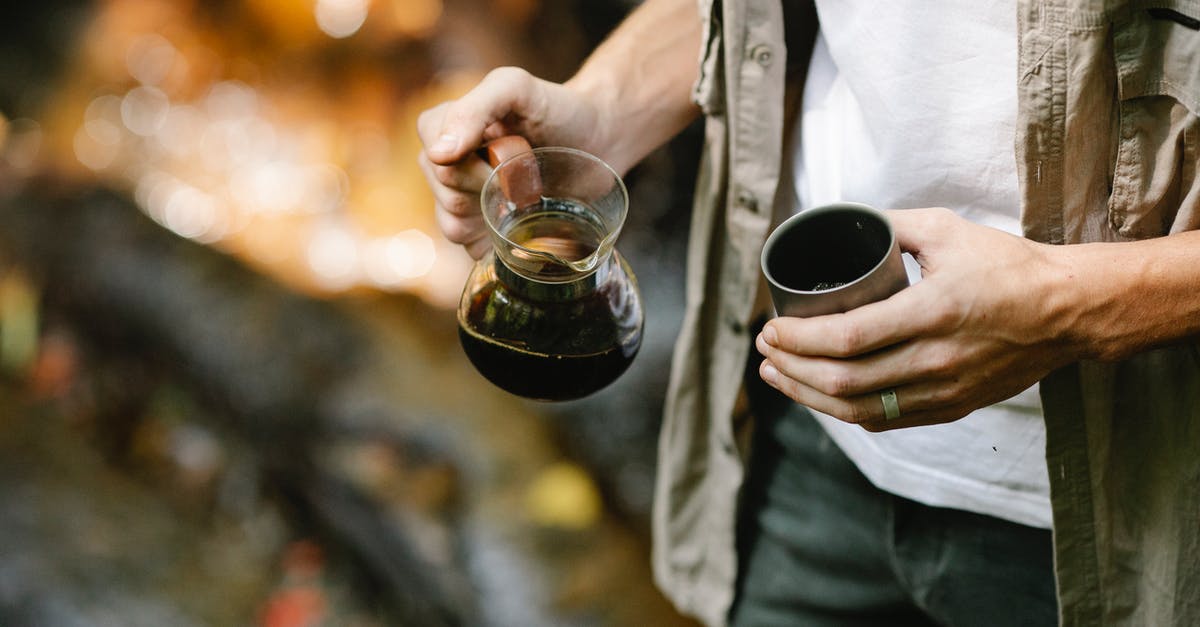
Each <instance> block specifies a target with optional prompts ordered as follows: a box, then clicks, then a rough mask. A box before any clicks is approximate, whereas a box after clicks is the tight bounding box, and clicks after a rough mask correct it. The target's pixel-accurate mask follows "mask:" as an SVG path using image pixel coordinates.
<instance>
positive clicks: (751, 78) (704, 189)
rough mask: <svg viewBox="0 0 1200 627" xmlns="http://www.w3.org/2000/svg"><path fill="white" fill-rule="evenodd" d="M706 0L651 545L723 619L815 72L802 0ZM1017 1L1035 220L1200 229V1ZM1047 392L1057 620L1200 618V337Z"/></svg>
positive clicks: (1071, 373)
mask: <svg viewBox="0 0 1200 627" xmlns="http://www.w3.org/2000/svg"><path fill="white" fill-rule="evenodd" d="M699 3H700V9H701V18H702V19H703V20H704V25H705V38H704V50H703V51H702V55H703V57H702V58H703V62H702V67H701V76H700V77H699V79H698V81H697V83H696V89H695V93H694V97H695V100H696V102H697V103H698V104H699V105H700V106H701V107H702V108H703V110H704V112H705V115H706V133H707V145H706V151H705V154H704V156H703V158H702V162H701V171H700V176H699V179H698V183H697V189H696V192H697V193H696V199H697V201H696V206H695V210H694V214H693V218H692V227H691V234H690V248H689V254H688V287H687V310H686V314H685V318H684V321H683V328H682V330H681V333H680V336H679V339H678V343H677V345H676V350H675V356H674V366H673V369H672V375H671V386H670V390H669V392H668V399H667V404H666V410H665V418H664V424H663V430H662V435H661V440H660V445H659V475H658V482H657V486H656V491H657V492H656V500H655V511H654V519H653V524H654V534H655V545H654V555H653V559H654V567H655V573H656V577H657V580H658V582H659V584H660V585H661V586H662V588H663V589H664V590H665V591H666V593H667V594H668V596H669V597H671V598H672V599H673V600H674V602H675V603H676V604H677V605H678V607H679V608H680V609H681V610H682V611H684V612H685V613H688V614H691V615H695V616H697V617H699V618H700V619H702V620H703V621H704V622H706V623H707V624H710V625H720V624H723V623H724V622H725V615H726V613H727V612H728V609H729V606H730V603H731V601H732V596H733V582H734V578H735V575H736V571H737V558H736V555H735V554H734V527H735V520H736V505H737V498H738V490H739V487H740V485H741V482H742V477H743V463H742V461H743V460H742V459H741V456H740V454H739V449H738V446H737V443H736V438H735V429H734V420H733V419H732V416H733V414H734V412H735V406H736V405H737V400H738V394H739V387H740V382H741V377H742V372H743V368H744V364H745V361H746V358H747V356H748V353H749V348H750V344H751V338H750V337H749V331H748V327H749V324H750V321H751V319H752V318H753V316H754V315H755V314H756V308H755V304H754V303H755V302H756V287H757V285H758V274H759V268H758V257H759V252H760V251H761V247H762V243H763V241H764V239H765V237H766V234H767V231H768V228H769V227H770V224H771V220H772V216H771V210H772V207H773V206H774V204H775V194H776V192H777V191H778V190H777V187H778V186H777V182H778V181H779V179H780V176H781V162H782V161H783V160H784V155H783V154H782V150H783V144H784V137H785V135H786V133H785V127H786V124H787V121H788V120H789V119H791V116H790V114H789V111H788V109H789V107H788V103H789V102H791V101H792V99H790V98H789V95H790V94H791V90H790V88H791V87H795V86H797V85H799V84H801V81H802V76H801V73H800V72H797V71H796V70H802V69H803V68H804V66H806V64H807V55H808V52H809V51H810V50H811V45H812V38H811V34H812V29H813V27H815V15H814V14H813V12H812V7H811V5H810V4H809V3H807V2H801V1H799V0H724V2H722V1H720V0H716V1H714V0H699ZM1018 4H1019V16H1017V17H1018V18H1019V25H1020V41H1019V50H1020V67H1019V71H1018V72H1017V73H1016V75H1015V76H1014V79H1016V80H1018V85H1019V87H1018V89H1019V106H1020V110H1019V114H1018V115H1019V118H1018V134H1017V135H1018V136H1017V137H1016V138H1015V144H1016V157H1017V160H1018V168H1019V173H1020V179H1021V189H1022V195H1023V205H1022V223H1023V227H1024V229H1025V233H1026V235H1027V236H1028V237H1030V238H1032V239H1036V240H1039V241H1043V242H1048V243H1055V244H1071V243H1077V242H1088V241H1123V240H1130V239H1140V238H1148V237H1156V236H1160V235H1164V234H1167V233H1173V232H1177V231H1181V230H1188V229H1195V228H1198V227H1200V120H1198V117H1197V116H1198V114H1200V30H1197V28H1200V1H1197V0H1193V1H1176V2H1169V1H1168V2H1116V1H1112V0H1091V1H1086V0H1040V1H1039V0H1019V2H1018ZM789 52H790V54H789ZM1198 288H1200V286H1198ZM1041 389H1042V394H1043V401H1044V405H1045V412H1046V423H1047V462H1048V464H1049V469H1050V477H1051V497H1052V505H1053V510H1054V528H1055V531H1054V533H1055V551H1056V565H1057V575H1058V584H1059V598H1060V604H1061V606H1062V610H1061V612H1062V623H1063V624H1064V625H1154V626H1165V625H1180V626H1183V625H1187V626H1194V625H1200V346H1198V345H1197V343H1196V342H1194V341H1193V342H1189V343H1185V344H1182V345H1179V346H1174V347H1168V348H1163V349H1158V350H1154V351H1150V352H1147V353H1144V354H1141V355H1138V356H1136V357H1134V358H1133V359H1130V360H1127V361H1124V362H1121V363H1115V364H1113V363H1108V364H1101V363H1080V364H1075V365H1072V366H1070V367H1068V368H1064V369H1063V370H1061V371H1059V372H1056V373H1053V374H1052V375H1051V376H1049V377H1048V378H1047V379H1046V380H1045V381H1043V384H1042V386H1041Z"/></svg>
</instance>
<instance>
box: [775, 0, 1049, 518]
mask: <svg viewBox="0 0 1200 627" xmlns="http://www.w3.org/2000/svg"><path fill="white" fill-rule="evenodd" d="M817 10H818V12H819V15H820V20H821V36H820V37H819V38H818V41H817V44H816V46H815V49H814V53H813V58H812V62H811V64H810V68H809V74H808V78H807V83H806V87H805V94H804V103H803V109H802V111H803V113H802V116H803V117H802V119H801V122H800V124H797V125H795V128H796V131H795V135H794V136H793V137H792V138H791V141H792V142H793V150H792V153H791V154H792V158H793V168H792V169H793V176H794V183H795V185H794V186H795V189H796V197H795V198H794V199H793V200H794V202H795V205H794V207H792V209H793V210H797V209H799V210H802V209H804V208H808V207H815V206H818V205H822V204H826V203H830V202H835V201H841V200H847V201H856V202H863V203H867V204H869V205H873V206H875V207H878V208H881V209H901V208H912V207H926V206H944V207H949V208H951V209H954V210H955V211H956V212H957V213H958V214H959V215H961V216H963V217H965V218H967V219H969V220H972V221H974V222H976V223H979V224H984V225H987V226H991V227H995V228H997V229H1002V230H1004V231H1008V232H1010V233H1016V234H1019V233H1020V232H1021V231H1020V216H1019V211H1020V210H1019V207H1020V201H1019V194H1018V189H1017V172H1016V158H1015V153H1014V143H1013V142H1014V124H1015V119H1016V81H1017V69H1016V68H1017V65H1016V64H1017V56H1016V55H1017V51H1016V46H1017V24H1016V19H1017V18H1016V15H1017V13H1016V8H1015V6H1014V1H1013V0H1002V1H1000V2H927V1H919V0H897V1H894V2H871V1H866V0H839V1H836V2H834V1H822V0H818V1H817ZM797 147H798V148H799V149H798V150H796V148H797ZM906 258H907V255H906ZM906 261H907V262H908V263H909V266H910V267H909V271H910V277H912V279H913V280H914V281H915V280H919V277H920V271H919V268H917V266H916V264H915V263H913V262H912V260H911V259H906ZM899 400H900V406H901V409H902V410H903V407H904V398H903V394H901V396H900V399H899ZM817 418H818V420H819V421H820V422H821V424H822V425H823V426H824V427H825V429H826V430H827V431H828V432H829V434H830V436H831V437H832V438H833V440H834V441H835V442H837V443H838V445H839V446H840V447H841V448H842V450H843V451H845V453H846V454H847V455H848V456H849V457H850V458H851V459H852V460H854V462H855V464H857V466H858V467H859V469H860V470H862V472H863V474H865V475H866V476H867V478H868V479H870V480H871V482H872V483H874V484H875V485H877V486H878V487H880V488H881V489H883V490H886V491H889V492H892V493H894V494H899V495H901V496H904V497H907V498H910V499H913V500H916V501H919V502H922V503H925V504H928V505H933V506H939V507H953V508H958V509H963V510H968V511H974V512H978V513H983V514H988V515H992V516H996V517H999V518H1004V519H1007V520H1011V521H1014V522H1018V523H1022V524H1026V525H1032V526H1037V527H1044V528H1049V527H1050V499H1049V481H1048V477H1047V473H1046V464H1045V426H1044V424H1043V422H1042V414H1041V403H1040V401H1039V398H1038V395H1037V390H1036V387H1034V388H1031V389H1029V390H1026V391H1025V392H1023V393H1021V394H1019V395H1017V396H1016V397H1014V398H1012V399H1009V400H1008V401H1005V402H1003V403H1000V404H997V405H994V406H992V407H987V408H984V409H980V410H978V411H976V412H974V413H972V414H971V415H970V416H967V417H966V418H963V419H961V420H958V421H956V422H953V423H950V424H945V425H936V426H929V427H920V428H914V429H900V430H897V431H889V432H886V433H879V434H872V433H869V432H867V431H864V430H863V429H861V428H859V427H857V426H854V425H849V424H846V423H843V422H841V421H839V420H837V419H835V418H832V417H829V416H825V415H818V416H817Z"/></svg>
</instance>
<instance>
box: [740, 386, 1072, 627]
mask: <svg viewBox="0 0 1200 627" xmlns="http://www.w3.org/2000/svg"><path fill="white" fill-rule="evenodd" d="M780 398H782V397H777V398H775V399H769V400H771V402H768V403H763V402H761V401H762V400H763V399H762V398H761V397H760V398H759V399H757V400H758V401H759V402H757V403H755V405H756V414H757V415H758V419H757V420H758V424H757V425H756V429H755V437H754V444H753V449H752V452H751V462H750V467H749V469H748V474H747V478H746V487H745V489H744V492H743V495H742V506H741V512H740V514H739V526H738V545H739V546H738V556H739V561H740V564H741V570H740V572H739V577H738V584H737V586H738V587H737V595H736V599H735V602H734V607H733V609H732V611H731V615H730V618H731V623H732V624H733V625H734V626H735V627H751V626H760V625H761V626H764V627H765V626H770V627H779V626H786V625H801V626H809V625H814V626H820V625H837V626H843V625H869V626H889V627H890V626H898V625H952V626H956V627H961V626H968V625H980V626H987V627H1003V626H1005V625H1032V626H1040V625H1055V624H1056V623H1057V603H1056V600H1055V594H1054V575H1053V568H1052V557H1051V556H1052V553H1051V540H1050V532H1049V531H1047V530H1044V529H1036V528H1032V527H1027V526H1024V525H1018V524H1015V523H1010V522H1007V521H1003V520H1000V519H997V518H992V517H989V516H981V515H979V514H973V513H969V512H964V511H959V510H953V509H943V508H936V507H928V506H925V505H921V504H919V503H916V502H913V501H910V500H908V499H905V498H901V497H898V496H895V495H892V494H890V493H887V492H883V491H881V490H879V489H877V488H875V487H874V486H873V485H872V484H871V483H870V482H868V481H867V479H866V478H865V477H864V476H863V475H862V474H861V473H859V471H858V469H857V468H856V467H855V466H854V463H853V462H851V461H850V460H849V459H848V458H847V457H846V456H845V455H844V454H842V452H841V450H840V449H838V447H837V445H836V444H834V443H833V441H832V440H830V439H829V436H828V435H826V434H825V430H824V429H823V428H821V426H820V425H819V424H818V423H817V422H816V420H815V419H813V417H812V415H811V414H809V412H808V411H807V410H806V409H804V408H803V407H800V406H798V405H796V404H794V403H790V402H786V403H784V402H779V399H780Z"/></svg>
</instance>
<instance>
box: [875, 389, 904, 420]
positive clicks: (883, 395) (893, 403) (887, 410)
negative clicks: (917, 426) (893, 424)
mask: <svg viewBox="0 0 1200 627" xmlns="http://www.w3.org/2000/svg"><path fill="white" fill-rule="evenodd" d="M879 399H880V400H882V401H883V418H884V420H895V419H897V418H899V417H900V401H899V400H897V399H896V388H888V389H886V390H884V391H883V392H880V393H879Z"/></svg>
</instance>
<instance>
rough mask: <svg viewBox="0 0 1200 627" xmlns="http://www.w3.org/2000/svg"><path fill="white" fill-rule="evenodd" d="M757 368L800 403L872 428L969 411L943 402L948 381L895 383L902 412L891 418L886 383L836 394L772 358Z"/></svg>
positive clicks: (919, 422)
mask: <svg viewBox="0 0 1200 627" xmlns="http://www.w3.org/2000/svg"><path fill="white" fill-rule="evenodd" d="M758 371H759V376H760V377H762V379H763V381H765V382H766V383H767V384H769V385H770V386H771V387H773V388H775V389H777V390H779V391H780V392H782V393H783V394H784V395H786V396H788V397H789V398H791V399H792V400H794V401H796V402H797V403H800V404H801V405H804V406H805V407H808V408H810V409H813V410H815V411H818V412H821V413H823V414H827V415H830V416H833V417H834V418H837V419H839V420H841V421H843V422H848V423H851V424H857V425H859V426H861V427H862V428H864V429H866V430H868V431H872V432H878V431H889V430H892V429H902V428H906V427H915V426H919V425H931V424H941V423H945V422H952V421H954V420H957V419H959V418H962V417H963V416H965V415H967V414H968V413H970V407H969V406H966V405H961V404H958V405H946V404H945V403H944V398H943V397H944V393H943V392H942V390H945V389H947V388H949V387H950V385H949V382H948V381H946V382H937V381H934V382H928V381H927V382H922V383H918V384H913V385H903V386H897V387H895V388H894V389H895V392H896V398H897V401H898V403H899V405H900V416H899V417H897V418H893V419H891V420H888V419H887V414H886V412H885V410H884V406H883V398H882V391H883V390H885V389H888V388H886V387H885V388H880V389H878V390H871V391H869V392H865V393H862V394H856V395H853V396H847V397H837V396H830V395H828V394H825V393H824V392H822V391H820V390H817V389H816V388H813V387H811V386H809V385H807V384H805V383H802V382H800V381H797V380H795V379H792V378H790V377H788V376H786V375H784V374H783V373H781V372H780V371H779V370H778V369H776V367H775V366H774V365H773V364H772V363H771V361H770V360H763V362H762V364H761V365H760V366H759V370H758Z"/></svg>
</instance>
